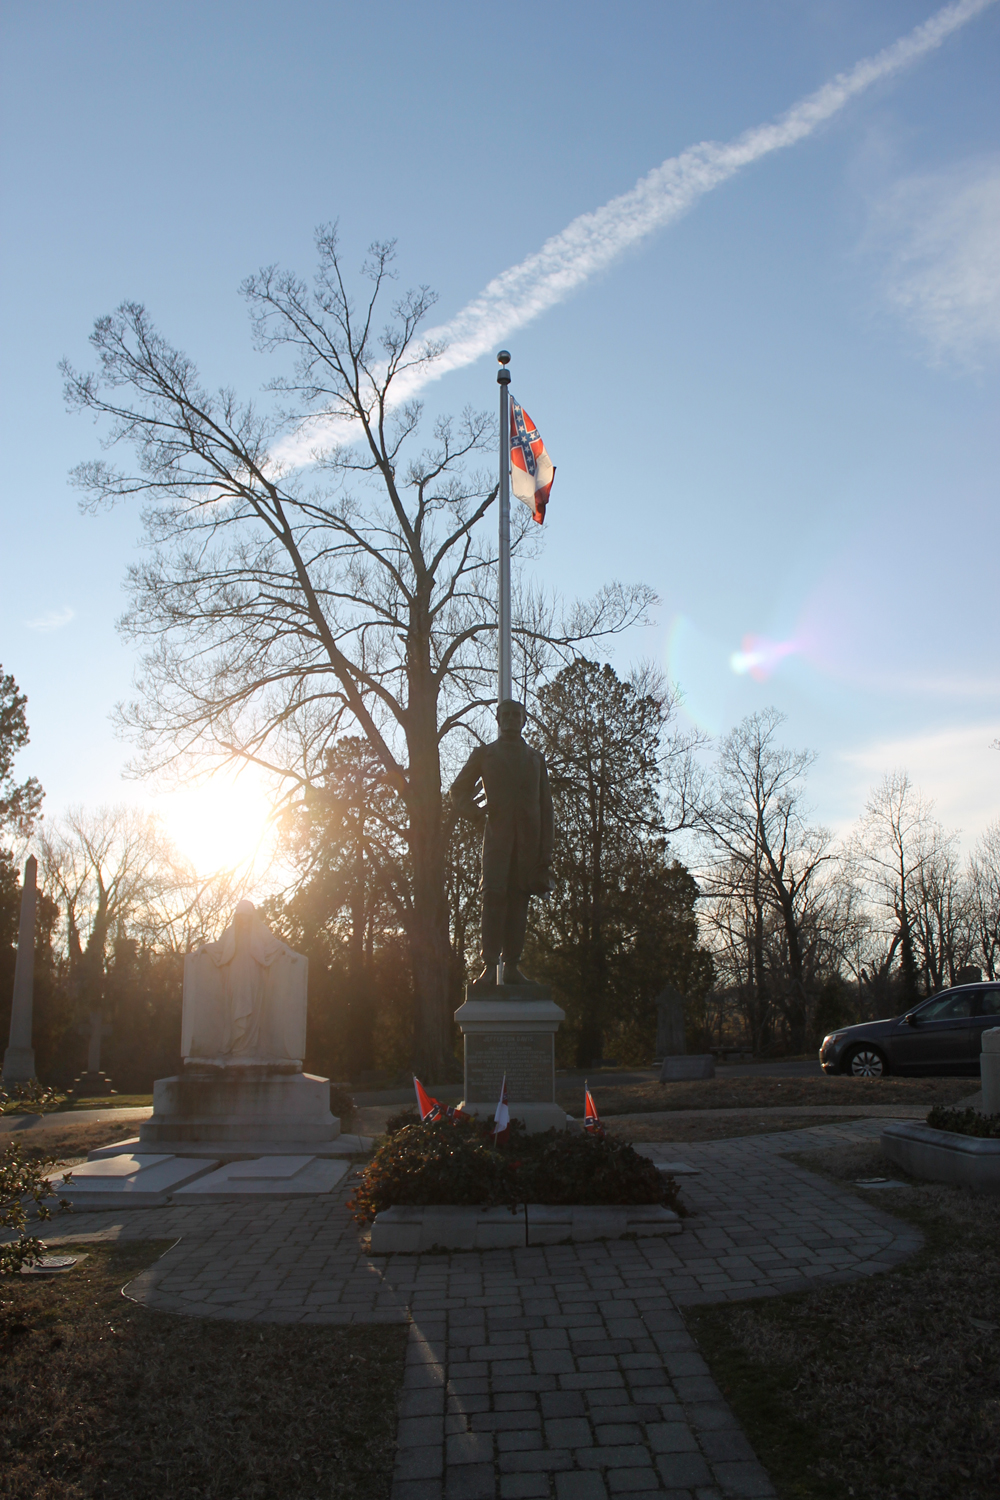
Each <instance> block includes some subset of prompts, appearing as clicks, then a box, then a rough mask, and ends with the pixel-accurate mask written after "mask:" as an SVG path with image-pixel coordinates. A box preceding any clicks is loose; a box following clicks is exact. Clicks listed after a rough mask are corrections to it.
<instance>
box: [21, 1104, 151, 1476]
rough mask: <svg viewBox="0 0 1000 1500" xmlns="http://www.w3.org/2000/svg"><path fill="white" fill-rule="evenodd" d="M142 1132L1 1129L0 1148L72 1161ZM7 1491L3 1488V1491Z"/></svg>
mask: <svg viewBox="0 0 1000 1500" xmlns="http://www.w3.org/2000/svg"><path fill="white" fill-rule="evenodd" d="M138 1134H139V1121H129V1120H125V1121H124V1122H123V1121H121V1120H117V1121H115V1120H105V1121H101V1122H100V1123H97V1124H94V1123H91V1124H89V1125H73V1124H71V1123H70V1122H69V1120H67V1123H66V1124H65V1125H44V1126H38V1125H33V1126H29V1127H28V1129H27V1130H0V1151H3V1150H4V1149H5V1148H6V1147H7V1146H9V1145H10V1144H11V1143H12V1142H14V1143H16V1144H17V1145H18V1146H20V1148H21V1152H22V1154H23V1155H24V1156H26V1157H27V1158H28V1159H29V1160H31V1161H44V1160H49V1159H51V1160H54V1161H70V1160H71V1159H72V1158H79V1157H85V1156H86V1155H87V1153H88V1152H89V1151H96V1150H97V1149H98V1147H100V1146H110V1145H112V1144H113V1142H115V1141H124V1140H129V1139H131V1138H132V1137H133V1136H137V1135H138ZM2 1493H3V1491H2V1490H0V1494H2Z"/></svg>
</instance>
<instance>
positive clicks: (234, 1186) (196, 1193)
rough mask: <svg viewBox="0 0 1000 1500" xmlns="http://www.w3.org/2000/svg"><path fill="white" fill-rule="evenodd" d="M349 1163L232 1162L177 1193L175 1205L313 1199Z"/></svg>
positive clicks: (303, 1159)
mask: <svg viewBox="0 0 1000 1500" xmlns="http://www.w3.org/2000/svg"><path fill="white" fill-rule="evenodd" d="M349 1171H350V1163H349V1162H346V1161H324V1160H323V1159H322V1158H319V1157H316V1156H265V1157H262V1158H260V1159H258V1160H257V1161H232V1162H227V1163H226V1164H225V1165H224V1166H221V1167H219V1168H218V1170H217V1171H215V1172H209V1173H208V1174H207V1175H206V1176H204V1177H199V1178H198V1180H197V1181H196V1182H192V1183H189V1184H188V1186H187V1187H184V1188H181V1190H180V1191H179V1192H178V1193H177V1195H176V1197H177V1202H178V1203H230V1202H235V1201H239V1200H243V1201H245V1200H246V1199H248V1198H315V1197H320V1196H322V1195H323V1194H325V1193H331V1192H333V1189H334V1188H335V1187H336V1186H337V1184H338V1183H339V1182H341V1181H343V1179H344V1178H345V1177H346V1176H347V1173H348V1172H349Z"/></svg>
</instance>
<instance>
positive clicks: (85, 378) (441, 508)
mask: <svg viewBox="0 0 1000 1500" xmlns="http://www.w3.org/2000/svg"><path fill="white" fill-rule="evenodd" d="M318 249H319V269H318V272H317V275H316V278H315V282H314V285H313V287H312V288H311V289H310V288H309V287H307V286H306V285H305V284H304V283H303V282H302V281H300V280H299V279H298V278H297V277H295V276H293V275H291V274H289V273H285V272H281V271H278V270H276V269H275V268H273V267H271V268H268V269H265V270H263V271H261V272H260V273H259V274H258V275H255V276H252V277H250V278H249V280H248V281H247V282H246V283H245V285H244V288H243V290H244V294H245V296H246V298H247V301H248V304H249V308H250V312H251V316H252V320H253V325H254V330H255V336H256V340H257V345H258V348H259V349H261V350H262V351H264V352H268V353H272V354H277V355H283V354H290V355H291V356H292V361H293V372H292V373H291V374H290V375H288V376H285V377H278V378H277V379H276V380H275V381H274V382H273V383H272V385H271V387H270V390H271V391H272V393H274V395H275V396H276V397H277V398H280V400H282V401H284V402H285V405H284V406H283V407H282V406H280V405H279V404H278V403H277V402H275V403H274V404H272V405H270V406H268V407H267V409H266V410H263V411H261V410H258V408H257V407H256V406H255V405H254V404H253V403H252V402H249V401H241V400H239V399H238V398H237V396H236V395H235V393H234V392H233V391H232V390H227V389H223V390H220V391H218V392H217V393H215V394H212V393H211V392H210V391H209V390H208V389H207V388H206V387H205V386H204V385H203V384H202V383H201V381H200V379H199V376H198V373H197V371H196V369H195V367H194V365H193V364H192V362H191V361H190V360H189V359H188V358H187V357H186V356H185V355H184V354H182V353H181V352H180V351H178V350H176V349H174V348H173V347H171V345H170V344H169V343H168V342H167V341H166V340H165V339H164V338H163V337H162V336H161V335H160V334H159V333H157V332H156V330H155V329H154V328H153V326H152V324H151V322H150V320H149V318H148V316H147V314H146V312H145V310H144V309H143V308H142V307H141V306H138V305H136V304H133V303H126V304H123V305H122V306H121V307H120V308H119V309H118V311H117V312H116V313H115V314H114V315H113V316H110V317H104V318H101V319H99V320H98V322H97V324H96V326H95V330H94V333H93V335H92V343H93V346H94V348H95V350H96V352H97V356H98V361H99V372H98V373H97V374H82V373H77V372H76V371H75V370H73V369H72V368H70V367H69V366H68V365H65V366H64V372H65V375H66V392H67V398H68V402H69V405H70V407H71V408H75V409H79V410H86V411H89V412H91V413H93V414H94V415H95V416H97V417H102V418H105V419H107V420H108V422H109V423H110V428H109V431H108V434H107V440H106V441H107V444H108V445H109V446H110V445H115V444H127V445H131V446H132V447H133V448H134V449H135V452H136V455H137V464H136V466H135V467H134V468H133V469H129V470H124V471H122V470H118V469H116V468H113V467H112V466H111V465H110V464H108V463H106V462H104V461H99V462H91V463H86V464H83V465H81V466H80V468H79V469H78V470H77V471H76V480H77V482H78V484H79V485H80V486H81V487H82V488H83V489H84V491H85V492H86V494H87V495H88V497H89V501H90V503H91V504H98V503H101V502H104V503H113V502H115V501H118V500H123V499H127V498H130V497H133V496H140V497H143V498H144V499H145V500H146V502H147V505H146V512H145V518H146V526H147V537H148V541H149V544H150V547H151V556H150V558H149V560H148V561H147V562H146V563H144V564H143V565H142V566H138V567H135V568H133V569H132V570H131V572H130V575H129V582H130V587H131V592H132V607H131V609H130V611H129V613H128V615H127V616H126V619H125V621H124V630H125V633H126V635H127V636H128V637H129V638H130V639H133V640H136V641H139V642H142V643H143V644H144V646H145V655H144V658H143V671H142V678H141V682H140V696H139V699H138V701H137V702H135V703H133V704H131V705H129V706H128V707H126V708H125V710H124V712H123V719H124V722H125V723H126V724H127V725H128V726H130V727H131V728H132V730H133V731H134V732H136V733H137V735H138V738H139V743H140V746H141V750H142V754H143V759H142V765H143V766H144V767H146V768H148V767H151V766H156V765H162V764H163V763H164V762H166V761H168V760H173V759H176V758H177V757H178V756H183V755H193V756H195V757H200V758H201V759H202V762H204V761H205V759H206V758H211V757H215V758H217V759H219V760H235V761H253V762H255V763H256V764H258V765H261V766H264V767H265V768H267V769H268V770H269V771H271V772H273V773H274V774H275V775H276V776H277V777H280V778H283V779H284V781H285V783H286V784H291V786H292V788H293V789H294V788H305V787H307V786H310V785H312V784H313V782H314V780H315V781H317V782H320V783H321V781H322V776H323V768H324V766H325V764H326V759H325V758H326V753H327V751H328V749H329V748H330V747H331V745H332V744H333V742H334V741H335V740H336V739H337V738H338V737H339V736H341V735H342V734H345V733H352V732H354V733H356V732H360V733H361V734H363V735H364V736H365V738H366V740H367V741H368V743H369V745H370V746H371V749H372V751H373V752H374V754H375V756H376V757H377V759H378V761H379V763H380V765H381V767H382V770H383V772H384V775H385V778H386V784H387V785H388V786H389V787H390V788H391V790H392V792H393V793H394V795H395V796H397V797H398V798H399V799H400V801H401V803H402V805H403V808H404V811H405V827H406V839H407V843H408V852H409V861H410V869H411V880H412V886H411V895H410V900H409V904H408V907H407V911H406V931H407V937H408V941H409V947H410V953H411V961H412V967H413V976H414V988H415V994H416V1036H415V1053H416V1060H417V1061H418V1063H419V1065H420V1066H421V1067H423V1068H426V1069H428V1070H429V1071H430V1072H431V1073H439V1072H440V1070H441V1069H442V1068H443V1067H444V1065H445V1059H446V1057H447V1055H448V1052H449V1050H450V1046H449V1043H450V1035H451V1030H450V1018H449V1015H448V1010H449V1001H450V1000H452V999H453V992H452V983H453V963H452V955H451V953H450V949H449V935H448V908H447V897H446V889H445V872H446V862H447V843H448V828H447V823H446V818H445V816H444V814H443V807H442V793H441V782H442V770H441V766H442V756H448V755H455V753H456V752H453V751H450V750H449V748H448V747H449V743H450V741H451V739H452V738H453V737H454V736H455V735H461V733H462V732H463V731H465V732H466V733H468V732H469V730H470V726H471V727H474V726H475V722H476V717H477V715H480V714H481V713H482V711H483V709H484V707H486V706H487V705H488V704H489V703H490V702H491V701H492V699H493V677H494V658H495V640H496V590H495V555H494V546H493V542H492V539H491V538H490V537H489V536H488V535H485V534H484V532H483V528H482V525H481V523H482V522H483V521H484V518H485V517H486V515H487V513H488V511H489V509H490V507H491V505H492V503H493V500H494V498H495V493H496V490H495V486H494V483H493V481H492V479H491V478H490V477H487V476H486V475H484V473H483V472H481V471H480V470H477V469H475V468H471V467H470V465H472V464H474V463H475V462H477V461H478V460H479V459H480V456H481V455H482V454H483V453H484V452H485V451H486V450H487V449H489V448H490V447H491V446H492V444H493V442H494V440H495V429H494V423H493V420H492V418H490V417H487V416H484V415H482V414H477V413H473V412H469V411H466V412H465V413H464V414H463V416H462V417H461V419H460V420H458V421H451V420H445V419H441V420H439V421H437V422H436V423H435V424H434V426H433V430H432V433H431V435H430V440H429V444H428V446H427V447H426V448H425V449H423V450H422V451H415V450H414V446H413V445H414V444H415V442H416V440H417V433H418V429H419V427H420V424H421V416H422V411H421V406H420V404H419V403H418V402H416V401H413V400H408V399H405V393H406V391H407V388H408V383H410V384H409V388H410V389H412V381H413V378H414V376H415V375H417V376H419V375H420V373H421V372H428V371H430V370H431V368H432V367H433V365H434V362H435V360H436V359H437V358H438V357H439V356H440V354H441V352H442V348H441V346H440V345H433V344H430V343H428V342H427V341H426V339H423V338H422V336H421V334H420V326H421V323H422V321H423V319H424V318H425V316H426V314H427V312H428V310H429V308H430V307H431V306H432V304H433V300H434V299H433V297H432V296H431V294H430V293H429V292H428V291H427V289H426V288H419V289H417V290H416V291H411V292H408V293H405V294H404V295H403V296H401V297H399V298H397V300H396V301H395V303H394V304H393V306H392V308H391V315H390V322H389V323H388V324H387V325H386V326H381V320H382V318H383V316H384V314H383V312H382V311H381V304H382V301H383V300H384V297H385V295H386V293H387V291H388V290H389V288H390V287H391V283H392V277H393V274H394V273H393V247H392V246H391V245H387V244H382V245H375V246H373V247H372V249H371V251H370V253H369V258H368V261H367V263H366V265H365V267H364V276H365V277H366V278H367V280H368V290H367V291H366V293H365V295H364V297H363V298H362V299H361V300H360V302H358V303H356V302H355V300H354V298H353V296H352V294H351V293H350V291H349V290H348V287H347V285H346V283H345V280H344V276H343V271H342V265H341V261H340V258H339V255H338V249H337V241H336V235H335V233H334V231H333V230H330V229H324V230H322V231H320V233H319V236H318ZM397 392H399V393H400V395H401V397H402V399H397ZM317 418H322V422H320V423H319V424H318V425H315V426H314V427H312V428H311V429H310V430H312V431H313V432H314V434H315V437H316V443H317V447H316V449H315V451H314V452H313V454H312V455H311V456H312V459H313V462H312V464H311V465H307V466H306V467H304V468H303V467H297V466H296V462H295V461H294V460H293V459H287V460H283V459H282V458H281V457H280V454H281V452H282V451H283V450H282V448H281V444H282V442H283V441H284V440H285V439H287V438H288V436H289V434H290V433H292V432H298V433H301V432H302V431H303V430H304V424H305V427H306V428H308V424H309V423H310V422H315V420H316V419H317ZM331 424H332V427H331ZM331 430H332V431H333V432H334V434H335V438H336V440H335V441H330V440H329V438H328V440H327V445H326V446H325V447H324V446H321V444H322V440H323V434H324V433H327V434H329V432H330V431H331ZM407 454H409V457H407ZM520 509H521V508H520V507H518V510H520ZM528 524H529V523H528V518H527V512H526V511H525V512H524V519H523V521H520V522H519V529H517V530H516V534H515V536H514V539H513V549H514V553H515V556H516V555H518V554H519V553H521V554H523V552H524V549H525V545H526V541H527V530H526V528H527V526H528ZM651 599H652V595H651V592H650V591H649V590H647V589H644V588H640V587H636V588H623V587H618V586H611V587H608V588H606V589H604V590H603V591H602V592H601V593H600V594H599V595H598V596H597V597H596V598H595V599H594V600H593V601H591V603H590V604H587V605H582V606H576V607H574V608H572V609H571V610H569V611H568V612H567V613H566V614H565V616H564V617H562V618H560V617H559V614H558V611H557V610H556V608H555V607H554V605H553V604H552V603H551V602H547V601H546V600H544V599H542V598H540V597H539V596H538V595H537V594H528V595H526V596H525V597H524V599H523V601H522V603H523V608H522V611H521V618H520V620H519V621H518V622H516V641H517V644H518V649H519V652H520V657H519V661H518V664H517V669H516V673H515V676H516V677H517V678H519V679H520V680H522V681H524V682H529V681H532V680H534V678H536V677H537V676H538V674H539V673H540V672H542V671H544V670H545V669H546V668H547V665H548V663H549V662H550V661H551V660H552V659H553V654H555V656H556V658H557V659H560V658H561V657H563V656H568V655H571V654H572V653H573V651H574V650H575V648H576V647H577V646H578V645H579V644H581V643H583V642H585V641H592V640H593V639H594V638H595V637H600V636H602V635H607V634H610V633H613V632H615V631H618V630H621V629H623V628H625V627H627V626H628V625H630V624H632V623H634V622H636V621H637V620H640V619H642V618H643V617H644V614H645V611H646V609H647V607H648V605H649V603H650V602H651ZM456 748H457V747H456Z"/></svg>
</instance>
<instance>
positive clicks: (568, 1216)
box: [371, 1203, 683, 1255]
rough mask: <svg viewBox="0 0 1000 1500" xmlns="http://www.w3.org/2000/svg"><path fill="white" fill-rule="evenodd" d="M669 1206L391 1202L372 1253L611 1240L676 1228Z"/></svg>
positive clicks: (380, 1217) (376, 1228)
mask: <svg viewBox="0 0 1000 1500" xmlns="http://www.w3.org/2000/svg"><path fill="white" fill-rule="evenodd" d="M682 1227H683V1226H682V1224H681V1221H680V1219H679V1218H678V1216H677V1214H675V1213H674V1211H673V1210H672V1209H669V1208H662V1207H660V1206H659V1205H658V1204H642V1205H635V1206H617V1205H616V1206H613V1207H604V1206H597V1207H595V1206H591V1205H581V1204H569V1205H565V1206H564V1205H550V1204H544V1203H529V1204H528V1205H527V1212H525V1207H524V1205H523V1204H522V1205H521V1206H520V1207H519V1208H517V1209H516V1210H515V1211H514V1212H511V1211H510V1209H506V1208H474V1207H473V1208H454V1207H448V1206H446V1205H436V1204H434V1205H428V1206H426V1207H410V1206H407V1205H402V1204H400V1205H394V1206H393V1207H392V1208H387V1209H385V1210H383V1212H382V1213H380V1214H377V1215H376V1217H375V1221H374V1223H373V1224H372V1230H371V1252H372V1254H373V1255H389V1254H393V1253H398V1252H405V1253H409V1254H415V1253H417V1252H418V1251H421V1250H431V1249H434V1248H436V1247H437V1248H440V1249H443V1250H500V1249H513V1248H524V1247H525V1246H526V1245H528V1246H530V1245H559V1244H563V1243H566V1242H574V1243H576V1242H581V1241H586V1240H603V1239H608V1240H617V1239H621V1238H622V1237H623V1236H624V1235H651V1234H680V1232H681V1229H682Z"/></svg>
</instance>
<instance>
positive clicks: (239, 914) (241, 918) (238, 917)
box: [233, 900, 257, 922]
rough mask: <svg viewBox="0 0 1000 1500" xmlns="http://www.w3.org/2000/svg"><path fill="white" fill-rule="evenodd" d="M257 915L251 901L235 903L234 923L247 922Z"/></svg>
mask: <svg viewBox="0 0 1000 1500" xmlns="http://www.w3.org/2000/svg"><path fill="white" fill-rule="evenodd" d="M256 915H257V910H256V908H255V906H254V904H253V902H252V901H247V900H243V901H237V903H236V910H235V911H234V912H233V921H234V922H249V921H250V919H251V918H252V917H255V916H256Z"/></svg>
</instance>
